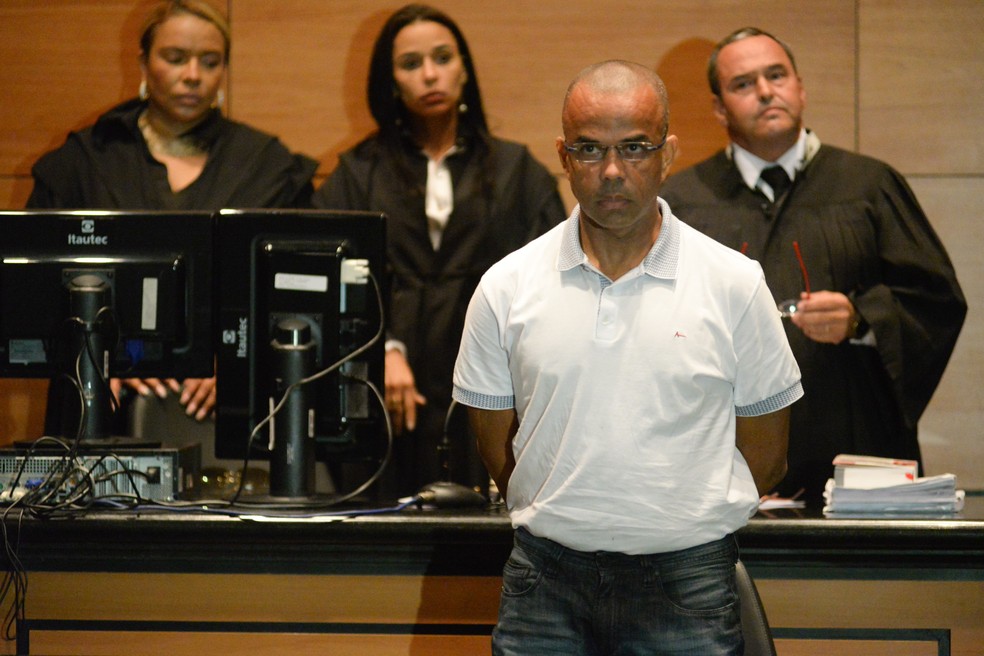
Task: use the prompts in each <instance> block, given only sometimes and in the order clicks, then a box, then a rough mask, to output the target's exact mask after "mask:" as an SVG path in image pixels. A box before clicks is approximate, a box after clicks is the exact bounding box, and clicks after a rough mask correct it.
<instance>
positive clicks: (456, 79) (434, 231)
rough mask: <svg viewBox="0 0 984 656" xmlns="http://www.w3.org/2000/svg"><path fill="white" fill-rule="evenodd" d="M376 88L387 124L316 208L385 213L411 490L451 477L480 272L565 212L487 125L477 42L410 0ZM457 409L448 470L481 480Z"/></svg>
mask: <svg viewBox="0 0 984 656" xmlns="http://www.w3.org/2000/svg"><path fill="white" fill-rule="evenodd" d="M367 95H368V102H369V109H370V111H371V112H372V116H373V118H374V119H375V121H376V124H377V126H378V131H377V132H376V133H374V134H372V135H371V136H369V137H368V138H366V139H365V140H364V141H362V142H361V143H359V144H358V145H356V146H355V147H354V148H352V149H351V150H350V151H348V152H345V153H343V154H342V156H341V158H340V161H339V163H338V167H337V169H336V170H335V171H334V172H333V173H332V175H331V176H330V177H329V178H328V180H327V181H326V182H325V184H324V185H323V186H322V187H321V188H320V189H319V190H318V191H317V192H316V193H315V196H314V204H315V206H317V207H322V208H330V209H351V210H373V211H381V212H385V213H386V215H387V224H386V232H387V242H388V243H387V251H388V265H389V280H388V281H387V282H388V289H389V303H388V314H387V320H388V330H389V335H388V337H389V339H388V341H387V349H386V401H387V404H388V406H389V409H390V414H391V417H392V419H393V424H394V427H395V430H396V432H397V434H398V435H400V434H402V436H401V437H399V438H398V439H397V440H396V444H395V455H394V463H395V464H394V466H395V470H396V481H395V485H396V489H395V490H394V491H395V492H397V493H398V494H409V493H412V492H414V491H416V488H417V487H419V486H420V485H421V484H422V483H427V482H430V481H436V480H439V479H441V477H442V476H445V475H446V472H442V471H441V464H442V463H441V461H440V459H439V457H438V453H439V450H440V449H441V439H442V437H443V435H444V432H445V421H446V419H448V417H447V415H448V409H449V407H450V406H451V372H452V370H453V368H454V360H455V357H456V355H457V352H458V342H459V340H460V338H461V331H462V327H463V325H464V317H465V311H466V309H467V306H468V301H469V300H470V298H471V295H472V293H473V291H474V289H475V286H476V285H477V283H478V280H479V278H480V277H481V276H482V274H483V273H484V272H485V270H486V269H487V268H488V267H489V266H490V265H492V264H493V263H495V262H496V261H498V260H499V259H501V258H502V257H504V256H505V255H507V254H508V253H510V252H512V251H513V250H515V249H516V248H518V247H519V246H522V245H523V244H525V243H526V242H528V241H530V240H531V239H533V238H535V237H537V236H539V235H541V234H543V233H544V232H546V231H547V230H549V229H550V228H551V227H553V226H554V225H556V224H558V223H560V222H561V221H563V220H564V218H565V217H566V212H565V209H564V205H563V203H562V201H561V199H560V195H559V193H558V192H557V182H556V180H555V178H554V177H553V176H552V175H551V174H550V173H549V171H547V169H546V168H545V167H544V166H543V165H542V164H540V163H539V162H538V161H537V160H535V159H534V158H533V156H532V155H531V154H530V152H529V151H528V150H527V149H526V147H525V146H523V145H520V144H517V143H512V142H508V141H504V140H502V139H498V138H496V137H493V136H492V135H491V134H490V133H489V129H488V125H487V124H486V120H485V112H484V109H483V107H482V98H481V93H480V92H479V87H478V76H477V73H476V71H475V66H474V62H473V61H472V58H471V54H470V52H469V49H468V43H467V41H465V38H464V35H462V33H461V30H460V29H459V28H458V26H457V25H456V24H455V22H454V21H453V20H452V19H451V18H450V17H449V16H447V15H446V14H444V13H443V12H441V11H439V10H437V9H434V8H432V7H428V6H426V5H407V6H405V7H403V8H402V9H399V10H398V11H397V12H396V13H394V14H393V15H392V16H391V17H390V18H389V20H387V22H386V24H385V25H384V26H383V28H382V30H381V32H380V34H379V36H378V38H377V39H376V43H375V46H374V48H373V53H372V61H371V63H370V68H369V80H368V94H367ZM461 415H462V417H456V416H455V415H452V416H451V417H450V419H451V422H450V423H449V424H448V425H449V426H450V429H449V430H448V437H449V438H450V439H451V440H452V443H453V446H452V449H451V452H450V461H451V464H450V469H451V474H452V476H453V478H454V479H455V481H456V482H460V483H466V484H468V485H471V486H483V487H484V484H485V483H487V482H488V474H487V473H486V472H485V470H484V468H483V467H482V465H481V462H480V460H479V459H478V457H477V453H476V451H475V447H474V444H473V440H471V439H469V438H467V432H466V430H465V429H464V425H465V424H464V421H462V419H463V415H464V413H461Z"/></svg>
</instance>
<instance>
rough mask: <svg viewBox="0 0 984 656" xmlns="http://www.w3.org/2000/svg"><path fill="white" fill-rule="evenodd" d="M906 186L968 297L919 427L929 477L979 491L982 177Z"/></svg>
mask: <svg viewBox="0 0 984 656" xmlns="http://www.w3.org/2000/svg"><path fill="white" fill-rule="evenodd" d="M909 182H910V183H911V186H912V188H913V191H915V193H916V195H917V196H918V197H919V200H920V202H921V203H922V206H923V209H925V210H926V214H927V215H928V216H929V217H930V220H931V221H932V222H933V226H934V227H935V228H936V232H937V233H938V234H939V236H940V239H941V240H942V241H943V243H944V244H945V245H946V249H947V252H949V254H950V259H951V260H952V261H953V266H954V268H956V270H957V277H958V279H959V280H960V284H961V286H962V287H963V290H964V295H965V296H966V297H967V301H968V304H969V308H968V310H967V321H966V323H965V324H964V328H963V331H962V332H961V334H960V340H959V341H958V342H957V347H956V349H955V351H954V353H953V357H952V358H951V359H950V364H949V366H948V367H947V370H946V373H945V374H944V376H943V380H942V382H941V383H940V386H939V387H938V388H937V390H936V394H935V396H933V400H932V402H931V403H930V405H929V408H928V409H927V410H926V414H925V415H924V416H923V419H922V421H921V422H920V423H919V442H920V445H921V446H922V451H923V461H924V463H925V466H926V470H927V471H928V472H929V473H931V474H941V473H945V472H950V473H953V474H956V475H957V482H958V483H959V484H960V485H961V486H962V487H965V488H967V489H984V440H981V439H980V435H981V426H982V425H984V389H982V388H981V386H980V377H981V372H982V371H984V348H982V346H981V345H982V344H984V306H982V305H981V293H980V291H979V290H980V289H982V288H984V250H982V249H981V243H980V239H972V238H970V239H969V238H968V236H969V235H977V234H980V229H979V227H978V226H979V223H980V220H981V199H982V198H984V178H980V177H973V178H937V177H927V178H922V177H914V178H910V180H909Z"/></svg>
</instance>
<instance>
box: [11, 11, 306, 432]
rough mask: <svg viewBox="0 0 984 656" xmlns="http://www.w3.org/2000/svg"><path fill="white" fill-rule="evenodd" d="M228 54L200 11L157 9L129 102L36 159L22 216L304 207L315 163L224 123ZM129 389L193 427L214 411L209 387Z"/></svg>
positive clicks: (224, 37) (220, 33) (139, 385)
mask: <svg viewBox="0 0 984 656" xmlns="http://www.w3.org/2000/svg"><path fill="white" fill-rule="evenodd" d="M229 46H230V43H229V26H228V23H227V22H226V19H225V18H224V17H223V16H222V14H220V13H219V12H218V11H217V10H216V9H215V8H214V7H212V6H211V5H210V4H208V3H207V2H204V1H202V0H171V1H169V2H163V3H161V4H159V5H158V6H157V7H156V8H155V9H154V10H153V11H152V12H151V13H150V15H149V16H148V17H147V19H146V21H145V23H144V27H143V30H142V31H141V36H140V71H141V78H142V81H141V83H140V91H139V97H138V98H134V99H132V100H128V101H126V102H124V103H122V104H120V105H117V106H116V107H114V108H112V109H110V110H109V111H108V112H106V113H105V114H103V115H102V116H100V117H99V119H98V120H97V121H96V123H95V124H94V125H92V126H90V127H87V128H85V129H83V130H80V131H78V132H72V133H71V134H69V135H68V139H67V140H66V142H65V144H64V145H63V146H61V147H60V148H58V149H56V150H54V151H52V152H50V153H47V154H45V155H44V156H42V157H41V158H40V159H39V160H38V161H37V163H36V164H35V165H34V168H33V170H32V174H33V176H34V189H33V191H32V193H31V196H30V198H29V199H28V203H27V206H28V208H49V209H119V210H138V209H143V210H218V209H221V208H237V207H238V208H246V207H299V206H308V205H309V203H310V197H311V194H312V193H313V191H314V189H313V186H312V183H311V178H312V177H313V175H314V171H315V169H316V168H317V162H316V161H315V160H313V159H311V158H309V157H305V156H303V155H297V154H292V153H290V152H289V151H288V150H287V148H286V147H285V146H284V145H283V144H282V143H281V142H280V141H279V140H278V139H277V138H276V137H273V136H271V135H268V134H265V133H263V132H260V131H259V130H256V129H254V128H251V127H249V126H247V125H244V124H242V123H237V122H235V121H231V120H229V119H227V118H225V117H223V116H222V112H221V104H222V84H223V82H224V80H225V74H226V70H227V67H228V62H229ZM128 384H129V386H131V387H132V388H134V389H135V390H137V392H138V393H140V394H142V395H148V394H155V395H156V396H160V397H164V396H167V395H168V391H169V389H170V391H172V392H174V393H176V394H180V400H181V403H182V404H183V405H184V406H185V411H186V412H187V414H189V415H191V416H194V417H195V418H197V419H199V420H204V419H206V418H207V417H209V416H210V415H211V412H212V409H213V407H214V405H215V382H214V378H210V379H205V380H187V381H184V384H183V385H182V384H179V383H178V382H177V381H174V380H170V381H157V380H150V381H141V380H135V379H134V380H130V381H128ZM51 405H52V404H51V395H49V407H50V406H51ZM52 421H53V419H52V417H51V412H50V411H49V426H50V425H51V422H52Z"/></svg>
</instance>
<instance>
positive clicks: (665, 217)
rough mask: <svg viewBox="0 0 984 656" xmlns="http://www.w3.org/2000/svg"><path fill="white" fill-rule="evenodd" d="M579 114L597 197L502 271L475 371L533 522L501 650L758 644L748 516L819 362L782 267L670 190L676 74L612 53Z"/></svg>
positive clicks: (572, 129)
mask: <svg viewBox="0 0 984 656" xmlns="http://www.w3.org/2000/svg"><path fill="white" fill-rule="evenodd" d="M562 118H563V129H564V136H563V137H559V138H558V139H557V152H558V154H559V155H560V160H561V163H562V165H563V167H564V170H565V172H566V174H567V177H568V180H569V181H570V184H571V189H572V191H573V193H574V196H575V197H576V198H577V200H578V206H577V207H576V208H575V209H574V212H573V213H572V214H571V216H570V217H569V218H568V220H567V221H566V222H565V223H563V224H562V225H560V226H558V227H557V228H555V229H553V230H552V231H550V232H549V233H547V234H546V235H544V236H543V237H541V238H539V239H537V240H535V241H533V242H531V243H530V244H529V245H528V246H526V247H524V248H522V249H520V250H518V251H516V252H514V253H513V254H512V255H509V256H508V257H506V258H505V259H503V260H501V261H500V262H499V263H497V264H496V265H495V266H493V267H492V268H491V269H490V270H489V271H488V273H487V274H486V275H485V276H484V277H483V279H482V281H481V283H480V285H479V287H478V289H477V291H476V293H475V295H474V296H473V297H472V301H471V304H470V306H469V309H468V315H467V318H466V325H465V331H464V336H463V339H462V344H461V349H460V351H459V354H458V360H457V364H456V368H455V375H454V397H455V399H457V400H458V401H459V402H460V403H462V404H464V405H466V406H469V418H470V420H471V423H472V426H473V428H474V430H475V434H476V436H477V438H478V444H479V451H480V453H481V454H482V457H483V459H484V461H485V464H486V466H487V467H488V469H489V471H490V473H491V475H492V477H493V478H494V479H495V482H496V484H497V485H498V487H499V490H500V491H501V492H502V493H504V495H505V498H506V503H507V506H508V509H509V512H510V516H511V518H512V523H513V526H514V527H515V529H516V530H515V540H514V546H513V551H512V554H511V556H510V559H509V562H508V563H507V564H506V567H505V570H504V574H503V593H502V598H501V602H500V613H499V623H498V625H497V626H496V628H495V631H494V632H493V637H492V644H493V653H494V654H498V655H514V654H537V655H543V654H564V655H565V656H571V655H575V654H584V655H587V654H591V655H595V654H599V655H600V654H616V653H617V654H680V655H683V654H688V655H690V654H740V653H742V649H743V639H742V635H741V628H740V618H739V616H738V606H739V605H738V602H737V592H736V588H735V585H734V568H735V561H736V559H737V549H736V546H735V540H734V537H733V534H734V532H735V531H737V530H738V529H739V528H741V527H742V526H744V525H745V523H746V522H747V521H748V518H749V517H750V516H751V515H752V514H753V513H754V512H755V510H756V508H757V506H758V500H759V495H760V493H761V492H762V491H764V490H767V489H769V488H771V487H772V486H773V485H775V483H776V482H777V481H779V480H780V479H781V478H782V476H783V474H784V472H785V467H786V464H785V462H786V461H785V457H786V439H787V436H786V435H787V425H788V416H789V405H790V404H792V403H793V402H794V401H795V400H796V399H798V398H799V397H800V396H801V395H802V390H801V388H800V384H799V370H798V368H797V366H796V362H795V361H794V359H793V357H792V354H791V352H790V350H789V346H788V344H787V342H786V338H785V335H784V334H783V329H782V325H781V323H780V319H779V316H778V314H777V312H776V308H775V302H774V301H773V300H772V295H771V294H770V293H769V290H768V289H767V288H766V285H765V281H764V278H763V275H762V270H761V267H759V265H758V264H757V263H755V262H753V261H751V260H749V259H747V258H745V257H744V256H742V255H740V254H738V253H736V252H734V251H731V250H730V249H727V248H725V247H723V246H721V245H720V244H718V243H717V242H715V241H713V240H711V239H709V238H707V237H705V236H704V235H701V234H700V233H698V232H696V231H695V230H693V229H691V228H689V227H688V226H686V225H684V224H683V223H681V222H680V221H679V220H677V218H676V217H674V216H673V214H672V212H671V211H670V207H669V206H668V205H667V204H666V203H665V202H663V201H662V200H661V199H660V198H659V189H660V185H661V184H662V182H663V180H664V179H665V177H666V174H667V171H668V169H669V166H670V164H671V163H672V161H673V158H674V155H675V154H676V149H677V139H676V137H675V136H673V135H671V134H670V133H669V106H668V103H667V98H666V89H665V87H664V86H663V83H662V81H661V80H660V79H659V77H658V76H656V75H655V74H654V73H653V72H652V71H650V70H649V69H647V68H646V67H644V66H641V65H639V64H635V63H631V62H624V61H608V62H603V63H600V64H596V65H594V66H591V67H589V68H587V69H585V70H584V71H582V72H581V73H580V74H579V75H578V76H577V77H576V78H575V79H574V81H573V82H572V83H571V85H570V87H569V89H568V92H567V96H566V98H565V100H564V107H563V116H562ZM681 609H684V612H681Z"/></svg>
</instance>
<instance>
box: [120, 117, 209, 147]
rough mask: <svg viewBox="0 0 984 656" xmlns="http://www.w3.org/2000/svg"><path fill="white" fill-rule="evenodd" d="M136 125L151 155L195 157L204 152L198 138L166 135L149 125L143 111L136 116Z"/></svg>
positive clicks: (148, 120)
mask: <svg viewBox="0 0 984 656" xmlns="http://www.w3.org/2000/svg"><path fill="white" fill-rule="evenodd" d="M137 125H138V126H139V127H140V134H142V135H143V138H144V141H146V142H147V148H148V149H149V150H150V152H151V154H152V155H161V156H165V157H195V156H198V155H203V154H205V149H204V148H202V147H201V145H200V143H199V141H198V139H195V138H194V137H193V136H189V135H178V136H176V137H166V136H164V135H162V134H160V133H159V132H158V131H157V130H155V129H154V126H153V125H151V123H150V119H148V118H147V112H146V111H144V112H143V113H141V114H140V116H139V117H138V118H137Z"/></svg>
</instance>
